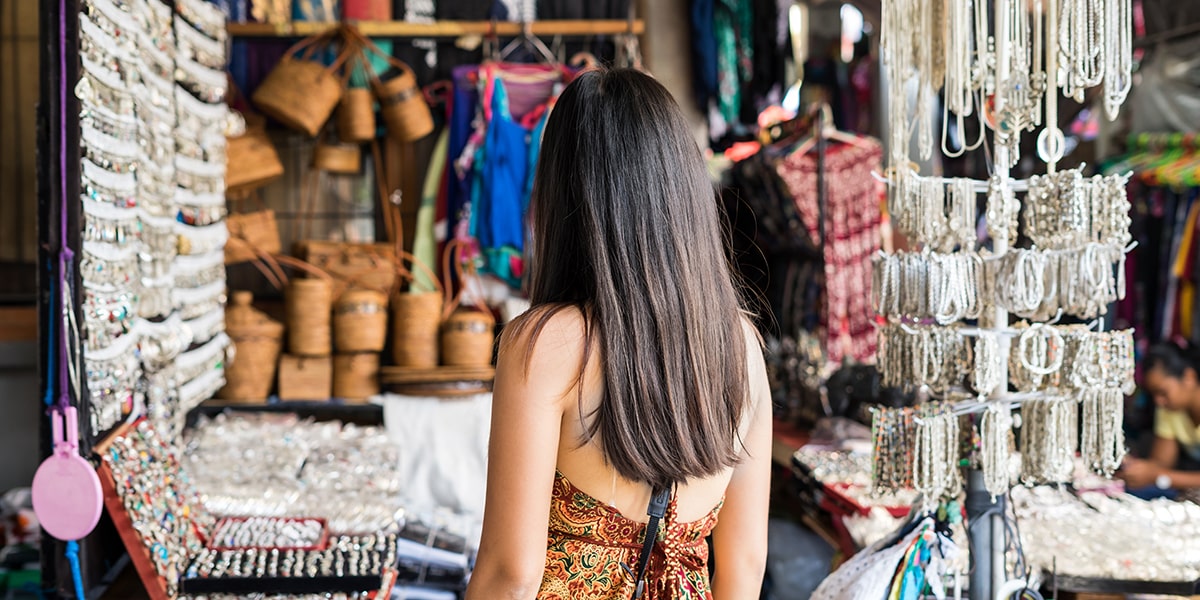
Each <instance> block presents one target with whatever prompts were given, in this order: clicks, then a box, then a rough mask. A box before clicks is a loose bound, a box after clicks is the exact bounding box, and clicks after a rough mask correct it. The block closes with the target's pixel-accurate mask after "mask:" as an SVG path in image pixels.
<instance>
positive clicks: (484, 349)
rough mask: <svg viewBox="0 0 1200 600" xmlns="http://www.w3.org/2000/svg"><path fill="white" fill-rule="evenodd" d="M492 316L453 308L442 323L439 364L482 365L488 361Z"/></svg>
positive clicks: (493, 334)
mask: <svg viewBox="0 0 1200 600" xmlns="http://www.w3.org/2000/svg"><path fill="white" fill-rule="evenodd" d="M495 324H496V321H495V319H493V318H492V315H491V314H490V313H484V312H480V311H477V310H459V311H455V312H454V313H453V314H451V315H450V317H449V318H447V319H446V321H445V322H443V323H442V338H441V345H442V364H443V365H447V366H451V367H486V366H488V365H490V364H492V347H493V345H494V344H495V342H496V333H495Z"/></svg>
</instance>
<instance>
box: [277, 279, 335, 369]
mask: <svg viewBox="0 0 1200 600" xmlns="http://www.w3.org/2000/svg"><path fill="white" fill-rule="evenodd" d="M284 301H285V313H284V314H285V315H286V318H287V328H288V353H289V354H295V355H297V356H329V354H330V353H331V352H332V350H333V343H332V340H331V338H332V336H331V335H330V313H331V312H332V310H333V282H332V281H330V280H328V279H321V278H310V279H292V280H291V282H290V283H288V286H287V292H286V293H285V294H284Z"/></svg>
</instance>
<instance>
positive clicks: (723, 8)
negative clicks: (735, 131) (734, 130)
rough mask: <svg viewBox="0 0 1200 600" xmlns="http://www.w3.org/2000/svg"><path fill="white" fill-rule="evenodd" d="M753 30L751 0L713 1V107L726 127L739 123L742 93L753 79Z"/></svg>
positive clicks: (752, 3) (752, 4)
mask: <svg viewBox="0 0 1200 600" xmlns="http://www.w3.org/2000/svg"><path fill="white" fill-rule="evenodd" d="M753 27H754V2H753V0H716V5H715V8H714V11H713V34H714V36H715V37H716V43H717V87H718V95H717V108H718V110H719V112H720V116H721V118H722V119H723V120H724V122H725V123H726V124H728V125H730V126H732V125H734V124H736V123H740V122H741V120H740V116H741V110H742V90H744V89H746V88H747V87H748V85H749V84H750V82H751V81H752V80H753V79H754V32H753Z"/></svg>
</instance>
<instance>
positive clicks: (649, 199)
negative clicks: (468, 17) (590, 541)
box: [529, 69, 748, 486]
mask: <svg viewBox="0 0 1200 600" xmlns="http://www.w3.org/2000/svg"><path fill="white" fill-rule="evenodd" d="M539 156H540V158H539V161H538V165H537V171H536V177H535V180H534V189H533V195H532V198H531V200H530V219H531V235H530V242H529V246H530V259H531V260H530V262H531V264H530V274H529V276H530V279H529V295H530V300H531V302H532V304H533V306H534V308H535V309H536V308H538V307H545V308H546V310H543V311H541V314H540V316H539V317H538V318H536V319H534V323H533V324H532V326H533V330H532V331H533V334H532V335H531V336H530V339H531V341H530V344H532V343H533V341H532V340H535V339H536V337H537V333H538V332H540V331H541V329H542V328H543V326H544V325H545V324H546V322H547V321H548V320H549V319H550V317H551V316H553V315H554V314H555V313H556V312H557V311H559V310H561V309H563V308H566V307H577V308H578V309H579V310H580V312H581V313H582V315H583V318H584V322H585V328H584V329H585V339H584V344H585V346H584V348H585V350H584V352H585V354H584V364H585V365H586V363H587V361H588V360H589V358H590V357H591V356H593V355H595V354H598V355H599V360H601V361H602V364H603V373H604V375H603V376H604V392H603V393H604V397H603V400H602V401H601V403H600V405H599V407H598V408H597V409H596V411H595V412H594V413H593V414H590V415H587V417H588V418H589V419H590V421H585V423H586V430H585V431H586V438H585V439H584V440H581V441H580V443H581V444H583V443H586V442H587V441H588V440H590V439H596V440H597V441H598V443H599V445H600V448H601V450H602V451H603V453H604V456H605V458H606V460H607V461H608V463H609V464H610V465H612V467H613V468H615V469H616V470H617V472H618V473H620V474H621V475H622V476H623V477H625V478H628V479H630V480H632V481H644V482H648V483H650V484H652V485H655V486H665V485H668V484H672V483H681V482H683V481H686V480H687V479H691V478H699V477H706V476H711V475H714V474H716V473H718V472H720V471H721V470H722V469H724V468H726V467H729V466H732V465H733V464H735V463H736V462H737V459H738V456H739V454H740V452H739V449H740V447H739V438H738V427H739V424H740V422H741V418H742V414H743V412H744V408H745V406H746V405H747V402H748V385H747V381H746V380H747V371H746V337H745V333H744V329H743V325H742V320H743V308H742V300H741V298H740V296H739V293H738V291H737V287H736V286H735V283H734V281H733V274H732V270H731V268H730V266H729V262H728V257H727V254H726V249H725V244H726V240H725V239H724V237H723V235H722V234H723V232H722V224H721V220H720V216H719V212H718V211H719V207H718V203H717V195H716V190H715V187H714V185H713V184H712V182H711V180H710V178H709V175H708V171H707V168H706V165H705V161H704V158H703V156H702V155H701V153H700V149H699V147H698V146H697V145H696V141H695V139H694V138H693V137H692V132H691V130H690V129H689V126H688V124H687V121H686V120H685V119H684V117H683V113H682V112H681V111H680V109H679V106H678V105H677V104H676V103H675V100H674V99H673V98H672V97H671V95H670V93H669V92H668V91H667V89H666V88H664V87H663V86H662V85H661V84H660V83H658V82H657V81H655V80H654V79H653V78H651V77H650V76H648V75H645V74H643V73H640V72H638V71H635V70H629V69H615V70H595V71H589V72H585V73H583V74H581V75H579V76H578V77H577V78H576V79H575V80H574V81H573V82H572V83H571V84H570V85H568V86H567V88H566V89H565V90H564V91H563V93H562V95H561V97H560V98H559V99H558V101H557V103H556V106H555V107H554V111H553V113H552V114H551V115H550V118H549V121H548V122H547V124H546V129H545V134H544V137H543V141H542V147H541V153H540V155H539ZM579 376H580V378H581V379H580V380H581V381H582V377H583V373H582V370H581V372H580V375H579ZM580 401H581V402H582V396H581V397H580ZM580 410H581V411H582V404H581V409H580Z"/></svg>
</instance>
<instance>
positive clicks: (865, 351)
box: [778, 138, 883, 363]
mask: <svg viewBox="0 0 1200 600" xmlns="http://www.w3.org/2000/svg"><path fill="white" fill-rule="evenodd" d="M860 139H861V141H862V145H861V146H859V145H853V144H838V145H831V147H830V148H829V151H828V152H827V153H826V156H825V189H826V190H827V192H828V194H827V197H826V199H825V210H826V214H825V234H826V237H827V239H826V242H825V286H826V295H827V301H826V306H827V310H826V311H825V314H824V316H823V321H824V326H825V327H824V329H825V332H826V339H825V348H826V356H827V358H828V360H829V361H830V362H834V363H840V362H842V361H843V360H844V359H845V358H847V357H850V358H853V359H854V360H856V361H859V362H866V361H871V360H874V358H875V351H876V349H877V347H878V338H877V335H876V332H875V327H874V325H872V323H873V320H874V313H873V310H872V308H871V257H872V256H873V255H874V254H875V253H876V252H878V251H879V247H880V242H881V240H880V233H879V226H880V222H881V221H882V214H881V211H880V196H879V193H880V186H879V183H878V182H877V181H876V180H875V178H874V177H872V176H871V172H872V171H879V170H880V161H881V159H882V157H883V149H882V147H881V146H880V145H879V142H877V141H875V140H872V139H870V138H860ZM778 169H779V176H780V178H782V179H783V181H784V182H785V183H786V184H787V186H788V189H789V190H790V191H791V194H792V196H793V197H794V198H795V199H796V207H797V209H798V210H799V211H800V217H801V219H802V220H803V221H804V225H805V227H807V228H808V233H809V235H810V236H811V237H812V239H814V240H819V239H821V238H822V237H823V236H821V235H820V233H819V232H818V231H817V230H818V214H819V211H818V204H817V157H816V153H814V152H808V153H805V154H793V155H791V156H788V157H786V158H784V159H783V160H782V161H780V162H779V165H778ZM847 355H848V356H847Z"/></svg>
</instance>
